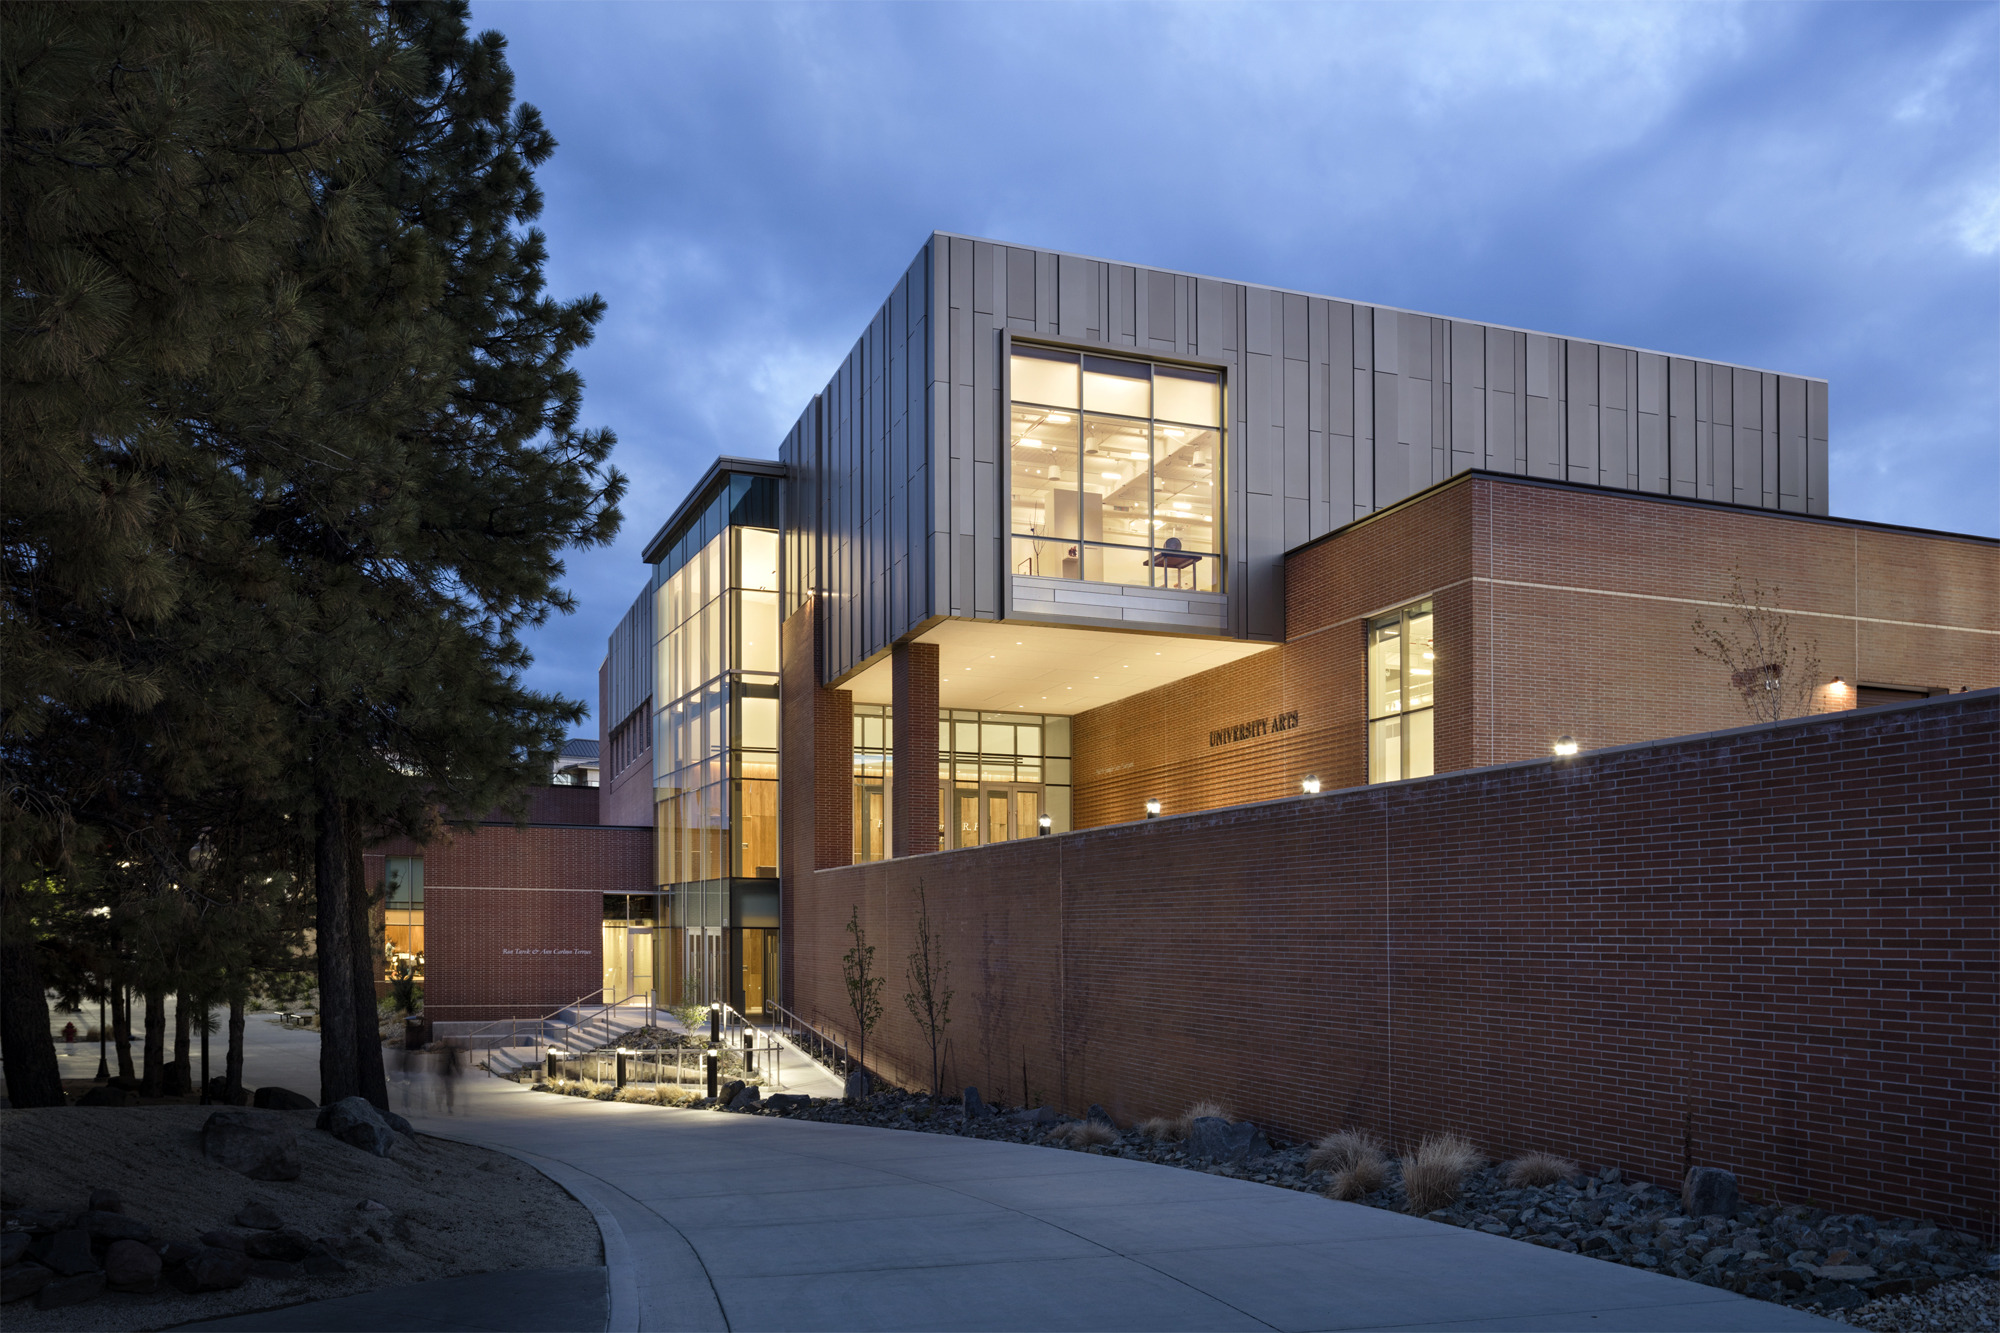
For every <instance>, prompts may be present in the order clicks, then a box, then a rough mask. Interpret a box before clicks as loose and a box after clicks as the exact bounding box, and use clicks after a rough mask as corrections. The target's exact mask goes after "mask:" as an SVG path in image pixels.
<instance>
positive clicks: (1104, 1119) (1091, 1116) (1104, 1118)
mask: <svg viewBox="0 0 2000 1333" xmlns="http://www.w3.org/2000/svg"><path fill="white" fill-rule="evenodd" d="M1083 1118H1084V1119H1085V1120H1088V1121H1089V1122H1090V1123H1091V1124H1093V1125H1109V1126H1110V1127H1111V1128H1113V1129H1116V1128H1118V1122H1117V1121H1116V1120H1113V1119H1112V1118H1111V1112H1109V1111H1107V1110H1105V1109H1104V1108H1103V1107H1101V1106H1099V1105H1098V1104H1097V1103H1096V1102H1092V1103H1091V1104H1090V1109H1089V1110H1088V1111H1086V1112H1084V1114H1083Z"/></svg>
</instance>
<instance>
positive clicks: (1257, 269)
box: [473, 0, 2000, 735]
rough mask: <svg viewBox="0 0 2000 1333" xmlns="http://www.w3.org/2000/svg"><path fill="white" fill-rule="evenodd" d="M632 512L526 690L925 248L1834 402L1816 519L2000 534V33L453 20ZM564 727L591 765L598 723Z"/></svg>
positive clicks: (913, 14)
mask: <svg viewBox="0 0 2000 1333" xmlns="http://www.w3.org/2000/svg"><path fill="white" fill-rule="evenodd" d="M473 18H474V23H475V24H476V25H477V26H480V27H495V28H498V29H500V30H501V31H502V32H504V33H505V34H506V35H507V37H508V39H509V51H510V58H511V60H512V62H513V66H514V69H515V71H516V73H517V76H518V96H519V97H520V98H521V99H522V100H524V101H528V102H532V103H534V104H535V105H536V106H538V107H539V108H541V111H542V113H543V115H544V116H545V117H546V119H547V121H548V123H549V126H550V128H551V129H552V130H553V131H554V133H555V135H556V137H557V139H558V140H559V141H560V142H561V147H560V148H559V149H558V150H557V152H556V155H555V157H554V158H553V159H552V160H551V161H550V162H549V163H548V164H546V165H545V166H544V167H543V168H542V169H541V171H540V173H539V176H538V179H539V181H540V183H541V185H542V188H543V190H544V192H545V193H546V195H547V200H548V203H547V209H546V211H545V213H544V214H543V216H542V218H541V221H540V225H541V226H542V227H543V228H544V230H546V232H547V233H548V237H549V247H550V262H549V266H548V276H549V280H550V291H551V293H552V294H554V295H560V296H570V295H577V294H580V293H583V292H589V291H596V292H600V293H602V294H603V295H604V297H605V298H606V300H607V301H609V302H610V313H609V314H608V315H607V316H606V318H605V321H604V323H603V325H602V326H601V327H600V330H599V333H598V337H597V341H596V343H595V345H594V346H592V347H591V348H590V349H589V350H588V351H586V352H585V353H584V354H583V355H582V356H581V357H580V358H579V361H578V364H579V366H580V368H581V370H582V372H583V374H584V376H585V378H586V380H587V381H588V384H589V388H588V391H587V396H586V399H585V408H584V419H585V421H586V422H588V423H589V424H592V425H607V426H610V427H612V428H613V429H614V430H616V431H617V433H618V437H619V445H618V449H617V452H616V455H615V460H616V462H617V465H618V466H619V467H620V468H621V469H623V470H624V471H625V472H626V473H627V474H628V475H629V476H630V477H631V480H632V486H631V491H630V493H629V495H628V496H627V498H626V500H625V503H624V511H625V514H626V520H625V528H624V531H623V533H622V534H621V536H620V538H619V540H618V543H617V545H616V546H614V547H612V548H609V549H607V550H603V551H591V552H583V553H572V555H571V556H570V559H569V562H568V565H569V572H568V577H567V583H568V585H569V586H570V587H572V588H573V589H574V590H575V591H576V593H577V595H578V598H579V600H580V602H581V608H580V610H579V611H578V613H577V614H576V615H574V616H568V617H557V618H555V619H553V620H552V621H551V622H550V623H549V624H548V625H547V626H545V627H543V628H542V629H541V630H539V631H538V632H536V633H535V634H534V635H533V636H532V638H531V646H532V648H533V650H534V653H535V656H536V662H535V665H534V667H533V668H532V669H531V671H530V681H531V682H532V683H533V684H534V685H536V686H537V687H539V688H544V689H556V690H560V691H561V692H562V693H564V694H567V695H569V696H571V697H573V698H578V699H583V700H587V701H589V702H590V703H591V704H592V705H593V706H594V705H595V702H596V693H597V689H596V668H597V663H598V662H599V660H600V659H601V658H602V657H603V654H604V644H605V638H606V636H607V635H609V633H610V631H611V629H612V626H613V625H615V624H616V623H617V620H618V618H619V616H621V615H622V614H623V613H624V610H625V608H626V607H627V606H628V605H629V604H630V602H631V600H632V598H633V596H634V595H635V594H636V593H637V591H638V588H639V585H640V583H641V581H642V579H643V577H644V567H643V566H642V565H641V564H640V563H639V551H640V548H641V547H642V546H643V545H644V543H645V541H646V539H647V538H648V537H650V536H651V535H652V533H653V532H654V530H655V529H656V528H657V527H658V526H659V524H660V522H661V521H662V520H663V519H664V518H665V516H666V514H667V513H668V511H669V510H671V509H672V507H673V506H674V505H675V504H676V503H677V502H678V501H679V500H680V499H681V498H682V496H683V495H684V493H685V491H686V488H687V487H688V486H689V485H690V484H692V483H693V482H694V481H695V480H696V478H697V477H698V476H699V475H700V473H701V471H702V470H703V469H704V468H705V467H706V466H707V465H708V463H709V462H710V461H711V460H712V459H713V458H714V457H715V455H716V454H718V453H733V454H745V455H752V456H761V457H775V456H776V453H777V446H778V442H779V439H780V438H781V437H782V435H783V434H784V432H785V430H786V429H787V428H788V427H789V426H790V424H791V423H792V421H793V420H794V419H795V418H796V417H797V416H798V414H799V412H800V411H801V410H802V409H803V407H804V406H805V404H806V402H807V401H808V400H809V398H810V397H811V395H812V394H813V393H814V392H816V391H817V390H818V389H819V388H820V387H822V386H823V385H824V384H825V382H826V380H827V378H828V377H829V376H830V375H831V374H832V372H833V370H834V367H835V366H836V365H837V363H838V362H839V360H840V358H841V357H842V355H844V354H845V352H846V350H847V348H848V347H849V346H850V345H851V344H852V343H853V341H854V339H855V338H856V337H857V336H858V335H859V334H860V332H861V329H862V327H863V325H864V324H865V323H866V322H867V320H868V318H869V316H870V315H871V314H872V313H873V312H874V310H875V308H876V307H877V306H878V305H879V304H880V303H881V301H882V300H883V298H884V297H886V295H887V294H888V291H889V288H890V286H891V285H892V284H893V283H894V282H895V280H896V278H897V276H898V275H899V274H900V273H901V272H902V271H903V269H904V268H905V267H906V266H907V265H908V263H909V261H910V259H911V258H912V256H913V255H914V254H915V253H916V251H917V248H918V247H919V246H920V245H921V244H922V243H923V240H924V238H925V236H926V235H927V234H928V233H929V232H930V231H932V230H933V229H940V230H946V231H956V232H962V233H970V234H974V235H980V236H989V237H995V238H999V239H1003V240H1009V241H1013V242H1016V243H1019V244H1023V245H1038V246H1048V247H1052V248H1057V249H1064V250H1072V251H1078V252H1081V253H1085V254H1091V255H1097V256H1101V257H1105V258H1112V259H1119V260H1123V261H1127V262H1133V263H1140V264H1154V265H1160V266H1163V267H1168V268H1175V269H1183V270H1190V271H1194V272H1199V273H1207V274H1213V275H1216V276H1219V277H1226V278H1234V279H1238V280H1244V281H1251V282H1262V283H1269V284H1272V285H1274V286H1281V287H1287V288H1292V289H1296V290H1303V291H1309V292H1316V293H1320V294H1324V295H1330V296H1340V297H1349V298H1353V299H1357V300H1365V301H1379V302H1384V303H1386V304H1390V305H1396V306H1402V307H1405V308H1410V309H1416V310H1422V311H1427V312H1431V313H1436V314H1445V315H1454V316H1459V317H1463V318H1468V319H1480V320H1491V321H1494V322H1497V323H1502V324H1511V325H1517V326H1522V327H1527V328H1531V329H1539V330H1544V331H1547V332H1552V333H1563V334H1571V335H1575V336H1579V337H1587V338H1601V339H1605V340H1607V341H1611V342H1617V343H1626V344H1634V345H1637V346H1641V347H1648V348H1654V349H1658V350H1661V351H1668V352H1675V353H1680V354H1684V355H1692V356H1702V357H1712V358H1715V359H1718V360H1722V361H1730V362H1736V363H1739V364H1748V365H1754V366H1760V367H1764V368H1766V369H1774V370H1783V371H1787V372H1790V373H1794V374H1800V375H1815V376H1823V377H1825V378H1826V379H1827V380H1829V381H1830V382H1831V385H1832V389H1831V398H1832V432H1831V433H1832V440H1833V443H1832V499H1833V512H1834V513H1835V514H1836V515H1838V516H1843V517H1852V518H1864V519H1873V520H1878V521H1882V522H1889V523H1905V524H1913V525H1916V526H1920V527H1929V528H1943V529H1948V530H1953V531H1960V532H1977V533H1986V534H1995V533H2000V78H1996V70H2000V6H1996V5H1994V4H1990V3H1986V4H1916V3H1902V4H1886V5H1870V4H1833V5H1824V6H1819V5H1792V4H1779V3H1770V4H1753V5H1744V6H1735V5H1729V4H1720V3H1716V4H1684V5H1664V6H1651V5H1615V4H1591V5H1582V6H1560V5H1556V6H1541V5H1505V4H1478V5H1467V6H1451V5H1445V6H1429V5H1418V4H1368V5H1353V6H1346V5H1332V6H1312V5H1302V4H1292V5H1279V6H1271V7H1262V6H1252V5H1238V4H1229V5H1224V4H1212V5H1194V6H1152V5H1121V4H1091V5H1081V4H1079V5H1054V4H1029V3H1019V4H1001V5H990V6H987V5H944V4H932V5H922V4H899V5H887V6H872V5H859V4H850V5H834V4H826V5H811V6H804V7H791V6H781V5H753V4H726V5H716V6H709V5H695V4H642V3H622V4H592V3H574V2H573V3H531V2H529V0H511V2H508V3H499V2H495V0H481V2H480V3H478V4H476V5H475V8H474V14H473ZM580 731H581V732H582V733H583V734H587V735H594V734H595V733H596V722H595V719H594V718H593V719H592V720H591V721H589V722H587V723H585V724H584V726H583V727H582V728H580Z"/></svg>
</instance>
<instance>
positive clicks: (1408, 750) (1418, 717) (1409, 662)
mask: <svg viewBox="0 0 2000 1333" xmlns="http://www.w3.org/2000/svg"><path fill="white" fill-rule="evenodd" d="M1431 619H1432V617H1431V604H1430V603H1429V602H1421V603H1419V604H1417V605H1416V606H1410V607H1405V608H1404V609H1403V610H1401V611H1398V612H1396V614H1394V615H1392V616H1384V617H1382V618H1381V619H1379V620H1374V621H1370V622H1369V624H1368V780H1369V781H1370V782H1394V781H1396V780H1397V779H1398V778H1421V777H1426V776H1428V775H1429V774H1431V773H1433V772H1435V771H1436V770H1435V768H1434V767H1433V764H1432V759H1431V745H1432V736H1433V732H1434V727H1433V726H1432V722H1431V719H1432V717H1433V716H1434V715H1435V708H1436V704H1437V665H1438V664H1437V652H1436V649H1435V647H1434V646H1433V639H1432V635H1431Z"/></svg>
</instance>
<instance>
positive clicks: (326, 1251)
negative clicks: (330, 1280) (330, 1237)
mask: <svg viewBox="0 0 2000 1333" xmlns="http://www.w3.org/2000/svg"><path fill="white" fill-rule="evenodd" d="M304 1267H305V1272H306V1276H307V1277H333V1276H335V1275H337V1274H340V1273H345V1272H347V1271H348V1267H347V1265H346V1264H345V1263H343V1262H342V1261H341V1258H340V1256H339V1255H337V1254H335V1253H334V1252H333V1251H332V1250H331V1249H330V1248H329V1247H327V1246H325V1245H318V1246H315V1247H314V1248H313V1251H312V1253H311V1254H308V1255H307V1256H306V1258H305V1265H304Z"/></svg>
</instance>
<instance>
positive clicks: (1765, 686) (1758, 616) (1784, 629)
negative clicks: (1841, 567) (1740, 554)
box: [1690, 571, 1820, 722]
mask: <svg viewBox="0 0 2000 1333" xmlns="http://www.w3.org/2000/svg"><path fill="white" fill-rule="evenodd" d="M1778 596H1779V590H1778V589H1777V588H1776V587H1770V588H1766V587H1765V586H1764V585H1763V584H1762V583H1761V582H1759V581H1758V580H1755V579H1752V580H1751V582H1750V586H1749V587H1748V588H1745V587H1744V586H1743V576H1742V575H1741V574H1740V573H1737V572H1734V571H1732V572H1731V574H1730V578H1729V592H1728V595H1727V598H1726V605H1725V607H1724V609H1723V610H1722V612H1721V614H1720V615H1711V613H1709V612H1707V611H1703V612H1699V613H1697V614H1696V616H1695V618H1694V624H1693V625H1692V626H1691V627H1690V628H1692V629H1693V631H1694V636H1695V639H1696V643H1695V649H1694V651H1695V656H1697V657H1704V658H1707V659H1708V660H1709V661H1711V662H1714V663H1716V664H1717V665H1718V666H1721V667H1722V668H1724V669H1725V670H1727V671H1728V673H1729V688H1730V689H1731V690H1733V691H1735V693H1736V694H1737V695H1738V696H1740V697H1741V698H1742V700H1743V706H1744V708H1745V709H1746V710H1747V711H1748V712H1749V714H1750V716H1751V718H1752V719H1753V720H1755V721H1758V722H1777V721H1781V720H1782V719H1784V718H1788V717H1803V716H1805V715H1806V714H1808V713H1812V712H1815V711H1817V706H1818V702H1819V695H1818V691H1819V688H1820V679H1819V674H1820V662H1819V644H1818V642H1817V641H1816V640H1814V639H1812V638H1806V639H1804V640H1802V641H1800V642H1797V643H1794V642H1793V640H1792V628H1791V618H1790V617H1789V616H1787V615H1786V614H1785V613H1784V612H1783V611H1781V610H1779V609H1778V608H1777V606H1776V603H1777V600H1778Z"/></svg>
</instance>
